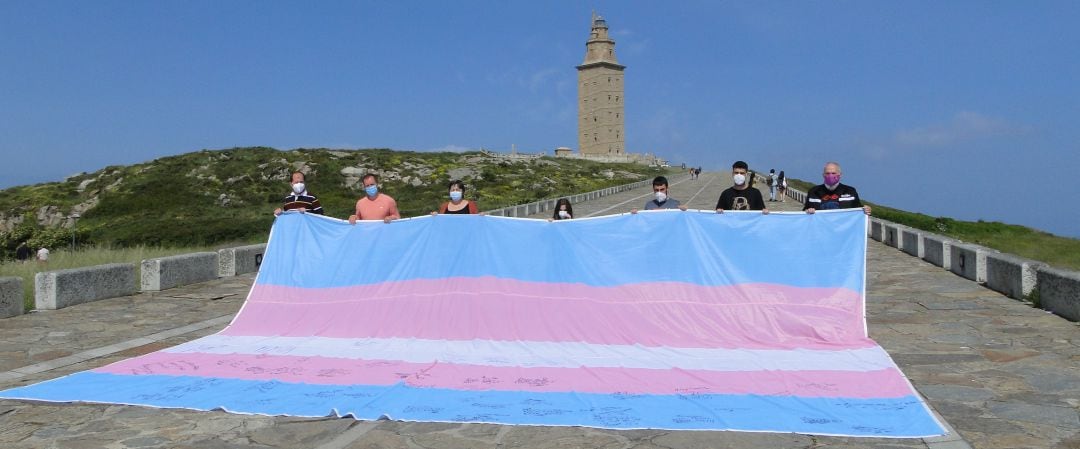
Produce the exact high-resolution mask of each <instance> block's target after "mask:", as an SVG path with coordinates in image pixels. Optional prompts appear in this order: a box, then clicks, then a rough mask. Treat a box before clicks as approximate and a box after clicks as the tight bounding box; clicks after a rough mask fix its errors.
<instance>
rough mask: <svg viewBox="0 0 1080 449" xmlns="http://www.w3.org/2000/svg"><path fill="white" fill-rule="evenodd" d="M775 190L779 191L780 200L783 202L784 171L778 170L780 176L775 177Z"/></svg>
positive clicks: (785, 178)
mask: <svg viewBox="0 0 1080 449" xmlns="http://www.w3.org/2000/svg"><path fill="white" fill-rule="evenodd" d="M776 183H777V185H776V190H777V192H779V193H780V202H781V203H783V202H784V198H785V197H786V196H787V176H784V171H783V170H780V176H777V177H776Z"/></svg>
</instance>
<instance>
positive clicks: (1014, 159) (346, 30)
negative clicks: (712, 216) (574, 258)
mask: <svg viewBox="0 0 1080 449" xmlns="http://www.w3.org/2000/svg"><path fill="white" fill-rule="evenodd" d="M594 9H595V10H597V12H598V13H600V14H601V15H603V16H604V17H605V18H606V19H607V21H608V24H609V26H610V27H611V33H612V36H613V37H614V38H615V40H616V53H617V55H618V58H619V61H620V62H621V63H622V64H624V65H626V66H627V69H626V81H625V86H626V93H625V97H626V101H625V104H626V111H625V116H626V138H627V148H628V150H630V151H636V152H646V151H647V152H654V153H657V154H659V155H661V156H662V157H666V158H668V159H670V160H672V161H673V162H675V163H680V162H687V163H688V164H692V165H702V166H704V167H705V168H706V169H721V170H728V169H729V167H730V165H731V162H733V161H734V160H735V159H744V160H746V161H748V162H749V163H750V165H751V167H753V168H756V169H761V170H768V169H769V168H776V169H778V170H780V169H783V170H785V171H786V172H787V173H788V174H789V175H790V176H793V177H797V178H802V179H806V180H814V181H819V180H820V173H821V167H822V165H823V163H824V162H825V161H826V160H837V161H839V162H840V163H841V164H842V165H843V168H844V181H845V182H846V183H849V184H852V185H855V186H856V187H858V188H859V191H860V193H861V194H862V196H863V197H865V198H867V199H869V200H871V201H876V202H878V203H882V204H886V205H890V206H894V207H899V208H902V209H907V210H912V211H918V212H923V213H927V214H931V215H946V216H952V217H955V218H961V219H969V220H973V219H985V220H997V221H1005V222H1009V223H1017V224H1025V225H1029V226H1033V227H1037V228H1040V229H1044V230H1047V231H1050V232H1054V233H1056V234H1060V235H1068V236H1071V237H1080V208H1078V207H1075V206H1074V201H1072V200H1073V198H1075V196H1076V194H1077V193H1078V192H1080V188H1078V187H1076V185H1077V182H1075V181H1073V180H1072V178H1073V177H1074V176H1075V175H1076V174H1077V173H1078V172H1080V124H1078V121H1080V120H1078V119H1080V58H1078V57H1077V56H1076V53H1077V48H1080V31H1078V30H1080V27H1077V26H1076V24H1077V23H1080V2H1076V1H1031V2H1006V1H972V2H969V1H945V2H941V1H904V2H896V1H894V2H884V1H827V2H826V1H783V2H771V1H736V2H720V1H701V2H699V1H679V2H656V1H594V2H587V1H560V0H555V1H546V2H524V1H510V2H500V1H473V0H465V1H453V2H445V1H403V2H397V1H348V2H332V1H320V2H300V1H296V2H285V1H92V2H84V1H10V0H0V62H2V67H3V69H2V70H0V155H2V156H3V160H4V162H5V163H4V170H2V171H0V188H4V187H10V186H14V185H21V184H31V183H38V182H47V181H57V180H61V179H63V178H64V177H66V176H68V175H71V174H74V173H78V172H82V171H95V170H98V169H100V168H103V167H105V166H107V165H112V164H132V163H138V162H144V161H148V160H151V159H154V158H157V157H160V156H166V155H174V154H181V153H185V152H189V151H195V150H200V149H203V148H207V149H221V148H230V147H234V146H256V145H261V146H271V147H275V148H278V149H292V148H297V147H330V148H370V147H387V148H393V149H399V150H420V151H428V150H442V149H449V150H464V149H476V148H480V147H484V148H488V149H494V150H501V151H509V149H510V147H511V145H516V147H517V149H518V150H519V151H523V152H537V151H547V152H549V153H550V152H551V150H552V149H554V148H555V147H557V146H569V147H576V144H577V140H576V137H575V136H576V132H577V128H576V127H577V122H576V114H577V87H576V83H577V73H576V70H575V69H574V66H575V65H577V64H580V63H581V62H582V60H583V58H584V54H585V40H586V38H587V37H588V33H589V23H590V22H589V19H590V15H591V11H592V10H594Z"/></svg>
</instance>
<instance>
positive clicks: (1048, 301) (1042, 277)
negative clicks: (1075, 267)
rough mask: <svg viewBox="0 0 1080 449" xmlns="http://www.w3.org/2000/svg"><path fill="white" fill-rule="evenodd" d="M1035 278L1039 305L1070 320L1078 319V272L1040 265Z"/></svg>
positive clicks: (1079, 300)
mask: <svg viewBox="0 0 1080 449" xmlns="http://www.w3.org/2000/svg"><path fill="white" fill-rule="evenodd" d="M1037 278H1038V286H1039V287H1038V288H1039V304H1040V306H1041V307H1042V308H1043V309H1046V310H1049V311H1051V312H1054V313H1056V314H1058V315H1061V316H1063V317H1065V318H1068V319H1070V320H1072V321H1080V273H1077V272H1075V271H1067V270H1059V269H1057V268H1050V267H1040V268H1039V269H1038V271H1037Z"/></svg>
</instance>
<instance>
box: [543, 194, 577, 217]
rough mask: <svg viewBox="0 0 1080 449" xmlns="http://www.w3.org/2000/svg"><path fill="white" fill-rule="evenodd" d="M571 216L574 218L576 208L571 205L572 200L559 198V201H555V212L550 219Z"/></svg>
mask: <svg viewBox="0 0 1080 449" xmlns="http://www.w3.org/2000/svg"><path fill="white" fill-rule="evenodd" d="M571 218H574V208H573V207H572V206H570V200H568V199H566V198H559V201H556V202H555V212H553V213H552V214H551V218H550V219H549V220H548V221H554V220H569V219H571Z"/></svg>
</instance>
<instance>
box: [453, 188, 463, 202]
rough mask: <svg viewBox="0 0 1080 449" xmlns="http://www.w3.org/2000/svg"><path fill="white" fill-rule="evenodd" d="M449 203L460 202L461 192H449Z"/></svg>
mask: <svg viewBox="0 0 1080 449" xmlns="http://www.w3.org/2000/svg"><path fill="white" fill-rule="evenodd" d="M450 201H461V192H459V191H457V190H455V191H453V192H450Z"/></svg>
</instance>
